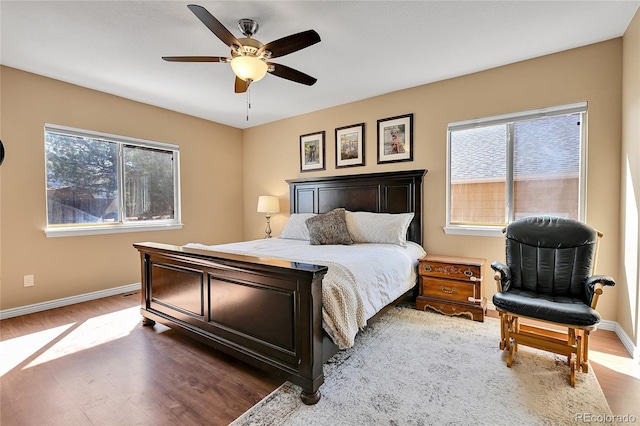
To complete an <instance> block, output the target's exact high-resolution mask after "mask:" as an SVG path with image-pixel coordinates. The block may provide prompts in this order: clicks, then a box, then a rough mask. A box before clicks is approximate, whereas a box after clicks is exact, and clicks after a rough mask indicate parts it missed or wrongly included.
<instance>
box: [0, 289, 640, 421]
mask: <svg viewBox="0 0 640 426" xmlns="http://www.w3.org/2000/svg"><path fill="white" fill-rule="evenodd" d="M138 300H139V294H137V293H134V294H130V295H125V296H122V295H120V296H112V297H108V298H104V299H100V300H95V301H90V302H85V303H80V304H76V305H71V306H67V307H63V308H58V309H52V310H49V311H45V312H39V313H35V314H30V315H24V316H21V317H16V318H10V319H6V320H3V321H0V375H1V377H0V423H1V424H2V425H10V426H13V425H16V426H21V425H45V424H51V425H65V426H66V425H90V424H91V425H121V424H141V425H173V424H180V425H205V424H206V425H226V424H228V423H229V422H231V421H233V420H234V419H235V418H236V417H238V416H239V415H240V414H242V413H243V412H244V411H246V410H247V409H249V408H250V407H251V406H253V405H254V404H255V403H257V402H258V401H260V400H261V399H262V398H263V397H265V396H266V395H268V394H269V393H270V392H271V391H273V390H274V389H275V388H277V387H278V386H279V385H280V384H281V383H282V381H283V379H282V378H279V377H276V376H271V375H267V374H265V373H263V372H261V371H260V370H257V369H255V368H253V367H251V366H248V365H246V364H244V363H241V362H239V361H236V360H234V359H232V358H230V357H228V356H226V355H224V354H220V353H218V352H216V351H214V350H211V349H210V348H209V347H207V346H206V345H204V344H201V343H199V342H197V341H195V340H192V339H189V338H187V337H184V336H182V335H180V334H178V333H175V332H174V331H172V330H170V329H168V328H166V327H164V326H162V325H156V326H154V327H153V328H151V327H142V326H140V318H141V317H140V314H139V312H138ZM496 344H497V343H496ZM590 354H591V365H592V368H593V369H594V371H595V373H596V376H597V377H598V380H599V382H600V384H601V385H602V388H603V391H604V393H605V396H606V398H607V401H608V402H609V405H610V407H611V409H612V411H613V413H614V414H616V415H625V414H628V415H632V416H635V419H636V422H637V423H640V409H639V407H638V405H640V404H638V401H640V372H639V370H640V366H639V365H638V363H637V362H635V363H634V362H633V360H632V359H631V357H630V356H629V355H628V354H627V352H626V350H625V349H624V347H623V345H622V343H621V342H620V341H619V339H618V338H617V336H616V335H615V333H613V332H610V331H601V330H599V331H596V332H595V333H593V334H592V339H591V351H590ZM505 368H506V367H505Z"/></svg>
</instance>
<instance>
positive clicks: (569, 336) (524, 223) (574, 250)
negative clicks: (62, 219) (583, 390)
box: [491, 217, 615, 386]
mask: <svg viewBox="0 0 640 426" xmlns="http://www.w3.org/2000/svg"><path fill="white" fill-rule="evenodd" d="M505 234H506V265H505V264H503V263H500V262H493V263H492V264H491V268H492V269H493V270H494V271H495V279H496V283H497V285H498V293H496V294H495V295H494V296H493V304H494V305H495V307H496V309H497V310H498V313H499V314H500V328H501V333H500V339H501V340H500V349H504V350H508V351H509V356H508V359H507V366H508V367H511V364H512V362H513V357H514V354H515V352H516V350H517V348H518V345H519V344H520V345H526V346H531V347H535V348H538V349H542V350H547V351H550V352H554V353H557V354H561V355H566V356H567V360H568V363H569V365H570V367H571V377H570V383H571V386H575V370H576V368H578V369H582V371H583V372H585V373H586V372H587V371H588V359H589V357H588V353H589V332H591V331H593V330H595V329H596V328H597V326H598V323H599V322H600V319H601V318H600V315H599V314H598V312H597V311H596V310H595V309H596V304H597V303H598V297H599V296H600V294H602V289H603V286H605V285H608V286H613V285H615V282H614V281H613V279H612V278H610V277H607V276H602V275H595V276H594V275H592V273H593V269H594V267H595V263H596V258H597V251H598V241H599V239H600V237H602V234H601V233H600V232H599V231H597V230H595V229H593V228H591V227H590V226H588V225H585V224H584V223H581V222H578V221H576V220H571V219H564V218H558V217H528V218H524V219H520V220H517V221H515V222H512V223H511V224H509V225H508V226H507V227H506V228H505ZM520 318H527V319H533V320H535V321H525V322H527V324H522V323H521V321H520ZM545 323H549V324H553V325H555V326H560V327H561V328H560V330H561V331H559V330H558V327H553V326H552V327H549V326H548V325H547V324H545Z"/></svg>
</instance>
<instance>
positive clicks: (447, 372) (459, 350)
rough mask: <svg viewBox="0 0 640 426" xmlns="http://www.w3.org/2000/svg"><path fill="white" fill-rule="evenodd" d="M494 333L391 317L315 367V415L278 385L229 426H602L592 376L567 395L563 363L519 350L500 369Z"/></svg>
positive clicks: (580, 377)
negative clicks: (319, 378) (320, 372)
mask: <svg viewBox="0 0 640 426" xmlns="http://www.w3.org/2000/svg"><path fill="white" fill-rule="evenodd" d="M499 324H500V323H499V321H498V320H497V319H494V318H487V319H485V322H484V323H480V322H474V321H471V320H469V319H466V318H462V317H448V316H444V315H440V314H436V313H432V312H421V311H417V310H415V309H411V308H408V307H401V308H394V309H392V310H391V311H389V313H387V314H386V315H385V316H384V317H383V318H382V319H381V320H380V321H378V322H376V323H374V324H373V325H371V326H368V327H366V328H365V329H364V330H363V331H362V332H361V333H360V334H358V337H357V338H356V343H355V345H354V346H353V347H352V348H349V349H347V350H344V351H341V352H339V353H337V354H336V355H335V356H334V357H333V358H331V359H330V360H329V361H328V362H327V363H326V364H325V365H324V374H325V383H324V384H323V385H322V386H321V387H320V391H321V393H322V398H321V399H320V401H319V402H318V403H317V404H316V405H312V406H306V405H304V404H303V403H302V402H301V401H300V398H299V395H300V388H299V387H297V386H296V385H293V384H291V383H289V382H286V383H284V384H283V385H282V386H280V387H279V388H278V389H276V390H275V391H274V392H273V393H271V394H270V395H268V396H267V397H266V398H264V399H263V400H262V401H261V402H259V403H258V404H257V405H255V406H254V407H253V408H251V409H250V410H249V411H247V412H246V413H245V414H243V415H242V416H240V417H239V418H238V419H236V420H235V421H234V422H233V423H232V425H233V426H240V425H243V426H246V425H305V426H306V425H332V426H333V425H471V424H473V425H514V424H517V425H567V424H581V423H589V422H591V423H592V424H593V423H594V422H597V423H604V424H609V423H607V422H608V421H610V420H611V418H612V413H611V410H610V409H609V406H608V405H607V402H606V400H605V397H604V394H603V393H602V389H601V388H600V385H599V384H598V381H597V379H596V377H595V375H594V374H593V371H592V370H590V371H589V373H586V374H585V373H581V372H577V373H576V387H575V388H572V387H571V386H570V385H569V367H568V366H567V364H566V357H560V356H557V355H554V354H550V353H547V352H543V351H538V350H537V349H532V348H528V347H524V346H520V347H519V348H518V352H517V353H516V356H515V359H514V362H513V365H512V367H511V368H507V366H506V363H505V361H506V358H505V357H506V354H504V353H503V351H500V349H499V348H498V342H499V334H500V331H499V330H500V329H499ZM586 419H588V420H589V421H586Z"/></svg>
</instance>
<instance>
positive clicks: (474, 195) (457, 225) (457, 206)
mask: <svg viewBox="0 0 640 426" xmlns="http://www.w3.org/2000/svg"><path fill="white" fill-rule="evenodd" d="M586 108H587V104H586V102H582V103H578V104H572V105H564V106H561V107H553V108H546V109H541V110H535V111H526V112H521V113H516V114H509V115H502V116H497V117H487V118H482V119H478V120H469V121H462V122H456V123H450V124H449V126H448V131H447V145H448V146H447V226H446V227H445V232H447V233H451V234H471V235H501V232H500V231H501V230H502V228H503V227H504V226H505V225H507V224H508V223H509V222H511V221H513V220H515V219H520V218H522V217H527V216H533V215H554V216H562V217H568V218H573V219H578V220H584V219H585V218H584V206H585V193H586V192H585V180H586V179H585V176H586V174H585V167H584V166H585V134H586V133H585V128H586V123H585V119H586V111H587V109H586Z"/></svg>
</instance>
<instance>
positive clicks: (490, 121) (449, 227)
mask: <svg viewBox="0 0 640 426" xmlns="http://www.w3.org/2000/svg"><path fill="white" fill-rule="evenodd" d="M575 113H579V114H580V117H581V119H580V123H581V126H580V132H581V134H580V164H579V173H578V220H580V221H581V222H585V221H586V219H587V217H586V216H587V215H586V213H587V211H586V206H587V151H588V150H587V133H588V132H587V120H588V114H587V102H586V101H585V102H577V103H572V104H566V105H559V106H553V107H548V108H539V109H534V110H528V111H521V112H516V113H509V114H502V115H496V116H491V117H483V118H476V119H471V120H464V121H457V122H452V123H449V124H448V125H447V154H446V225H445V227H444V228H443V230H444V232H445V233H446V234H452V235H475V236H490V237H502V236H503V232H502V230H503V228H504V225H471V224H463V225H460V224H452V223H451V132H452V131H457V130H466V129H472V128H478V127H486V126H494V125H499V124H504V125H505V126H507V130H508V133H507V144H506V145H507V146H506V150H507V164H506V165H505V166H506V171H507V176H506V182H505V184H506V189H505V192H506V194H505V197H506V203H505V217H506V218H507V223H511V222H512V221H513V218H514V216H515V213H514V210H513V196H514V194H513V185H514V182H513V169H514V167H513V161H514V154H513V138H514V134H513V127H514V125H513V123H514V122H516V121H526V120H534V119H539V118H546V117H553V116H560V115H569V114H575Z"/></svg>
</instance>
